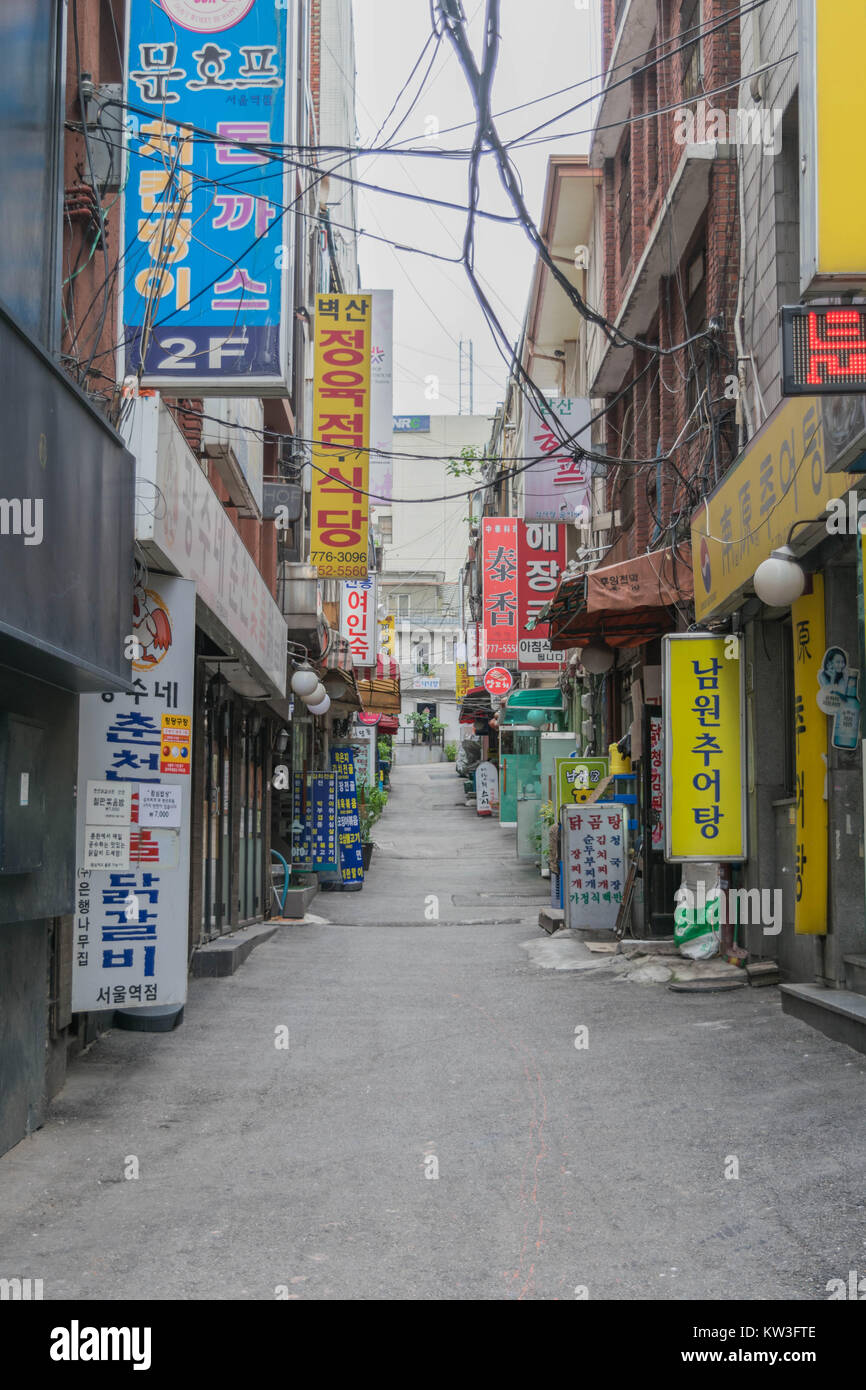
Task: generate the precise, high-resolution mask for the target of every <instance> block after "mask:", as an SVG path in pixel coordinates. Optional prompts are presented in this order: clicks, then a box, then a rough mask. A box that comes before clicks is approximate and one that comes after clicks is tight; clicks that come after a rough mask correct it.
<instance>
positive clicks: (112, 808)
mask: <svg viewBox="0 0 866 1390" xmlns="http://www.w3.org/2000/svg"><path fill="white" fill-rule="evenodd" d="M132 792H133V786H132V783H131V782H88V783H87V808H86V813H85V815H86V821H87V824H88V825H129V822H130V811H131V809H132Z"/></svg>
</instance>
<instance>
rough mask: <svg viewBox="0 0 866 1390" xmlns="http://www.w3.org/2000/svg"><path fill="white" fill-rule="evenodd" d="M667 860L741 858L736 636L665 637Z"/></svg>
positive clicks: (742, 819)
mask: <svg viewBox="0 0 866 1390" xmlns="http://www.w3.org/2000/svg"><path fill="white" fill-rule="evenodd" d="M664 704H665V729H664V741H663V743H664V760H665V808H664V822H665V858H666V859H667V860H668V861H669V862H671V863H674V862H685V861H688V860H698V861H700V860H705V859H710V860H729V861H732V860H740V859H745V857H746V813H745V775H744V756H745V746H744V739H743V662H742V660H741V659H740V644H739V642H737V640H736V639H735V638H725V637H708V636H704V635H703V634H702V633H698V634H695V635H692V634H691V633H675V634H671V635H669V636H667V637H665V638H664Z"/></svg>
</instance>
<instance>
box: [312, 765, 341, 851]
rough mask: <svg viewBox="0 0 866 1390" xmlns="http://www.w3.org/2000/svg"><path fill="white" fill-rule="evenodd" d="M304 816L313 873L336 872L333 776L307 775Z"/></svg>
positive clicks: (316, 773) (317, 773)
mask: <svg viewBox="0 0 866 1390" xmlns="http://www.w3.org/2000/svg"><path fill="white" fill-rule="evenodd" d="M307 814H308V818H309V822H310V841H311V847H312V858H313V871H314V872H316V873H317V872H318V871H319V870H320V869H321V870H323V871H324V872H326V873H327V872H329V871H332V870H336V869H338V868H339V856H338V852H337V851H338V846H337V781H336V778H335V776H334V774H333V772H311V773H310V774H309V775H308V777H307Z"/></svg>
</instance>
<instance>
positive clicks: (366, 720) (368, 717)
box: [355, 710, 382, 724]
mask: <svg viewBox="0 0 866 1390" xmlns="http://www.w3.org/2000/svg"><path fill="white" fill-rule="evenodd" d="M355 718H356V719H357V721H358V723H359V724H378V723H379V720H380V719H381V718H382V716H381V714H373V713H372V711H368V710H361V711H360V712H359V713H358V714H356V715H355Z"/></svg>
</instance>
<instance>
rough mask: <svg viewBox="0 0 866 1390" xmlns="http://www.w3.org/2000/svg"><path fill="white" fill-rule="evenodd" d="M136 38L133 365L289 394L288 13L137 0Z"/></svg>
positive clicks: (125, 357)
mask: <svg viewBox="0 0 866 1390" xmlns="http://www.w3.org/2000/svg"><path fill="white" fill-rule="evenodd" d="M127 33H128V35H129V40H128V51H127V67H126V71H127V74H128V75H127V79H126V103H127V105H126V111H125V116H126V143H125V149H124V155H123V157H124V159H125V161H126V167H125V170H124V173H125V184H124V198H123V246H124V257H123V258H122V260H121V268H122V289H121V297H120V302H121V309H120V341H121V350H120V358H121V361H120V367H121V371H122V373H123V374H124V375H129V374H135V375H140V377H141V382H142V385H144V386H150V387H157V388H167V387H169V388H178V389H182V390H183V391H184V394H187V395H188V394H196V393H198V394H204V395H208V394H212V395H226V394H231V393H238V394H244V395H268V394H274V393H278V392H282V391H283V390H284V389H285V386H286V381H287V377H288V371H289V361H288V356H289V343H290V341H291V334H290V332H289V312H288V294H289V284H290V279H289V277H290V275H291V260H290V255H289V252H288V246H289V245H290V244H291V241H292V236H291V225H289V226H287V225H286V209H287V207H288V204H289V201H290V192H289V184H290V177H289V176H290V169H289V166H288V164H287V163H286V162H285V161H284V160H283V157H282V150H281V147H282V146H283V145H284V144H286V143H287V142H288V141H289V139H290V131H289V129H288V122H289V113H290V111H291V110H292V100H291V90H290V89H291V73H292V66H291V63H290V62H289V47H288V45H289V12H288V9H287V8H286V7H281V6H278V5H275V4H273V3H272V0H210V3H209V4H207V5H199V4H196V3H193V0H162V4H156V3H154V0H127ZM287 84H288V87H289V90H287Z"/></svg>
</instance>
